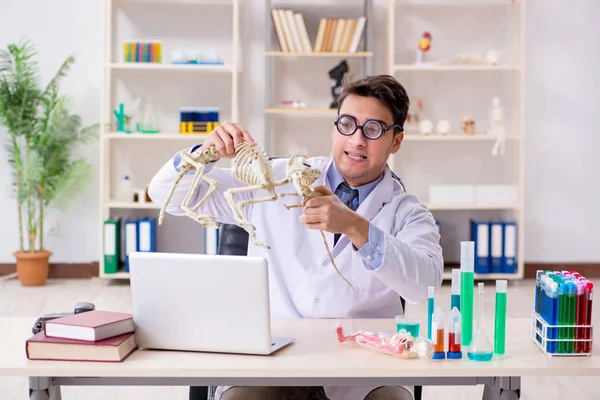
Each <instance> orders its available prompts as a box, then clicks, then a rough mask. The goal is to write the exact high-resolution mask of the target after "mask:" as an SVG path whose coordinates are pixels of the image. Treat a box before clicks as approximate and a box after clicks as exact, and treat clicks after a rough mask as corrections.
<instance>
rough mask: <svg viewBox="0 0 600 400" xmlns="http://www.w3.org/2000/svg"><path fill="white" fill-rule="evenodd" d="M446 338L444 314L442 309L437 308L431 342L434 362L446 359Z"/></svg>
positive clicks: (433, 320) (432, 323)
mask: <svg viewBox="0 0 600 400" xmlns="http://www.w3.org/2000/svg"><path fill="white" fill-rule="evenodd" d="M445 336H446V332H445V330H444V314H443V313H442V309H441V308H440V307H436V309H435V312H434V313H433V316H432V318H431V341H432V342H433V359H434V360H439V359H443V358H446V346H445V340H444V338H445Z"/></svg>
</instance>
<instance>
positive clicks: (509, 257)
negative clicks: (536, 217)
mask: <svg viewBox="0 0 600 400" xmlns="http://www.w3.org/2000/svg"><path fill="white" fill-rule="evenodd" d="M502 225H503V236H502V272H504V273H505V274H514V273H515V272H517V223H516V222H504V223H502Z"/></svg>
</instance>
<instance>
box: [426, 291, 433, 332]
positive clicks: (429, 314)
mask: <svg viewBox="0 0 600 400" xmlns="http://www.w3.org/2000/svg"><path fill="white" fill-rule="evenodd" d="M434 303H435V287H433V286H429V287H428V288H427V339H429V340H431V334H432V332H431V318H432V317H433V310H434V306H435V304H434Z"/></svg>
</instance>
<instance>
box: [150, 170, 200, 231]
mask: <svg viewBox="0 0 600 400" xmlns="http://www.w3.org/2000/svg"><path fill="white" fill-rule="evenodd" d="M191 169H192V165H191V164H187V165H186V166H184V167H183V168H181V171H179V173H178V174H177V177H175V180H174V181H173V184H172V185H171V189H170V190H169V193H168V194H167V198H166V199H165V201H164V202H163V205H162V207H161V208H160V213H159V215H158V225H161V224H162V222H163V220H164V218H165V211H166V210H167V206H168V205H169V202H170V201H171V198H172V197H173V194H174V193H175V187H176V186H177V184H178V183H179V181H180V180H181V179H182V178H183V176H184V175H185V174H187V173H188V172H189V171H190V170H191Z"/></svg>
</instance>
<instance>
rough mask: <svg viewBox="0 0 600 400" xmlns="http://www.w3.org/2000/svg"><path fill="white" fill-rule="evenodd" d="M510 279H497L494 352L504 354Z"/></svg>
mask: <svg viewBox="0 0 600 400" xmlns="http://www.w3.org/2000/svg"><path fill="white" fill-rule="evenodd" d="M507 286H508V281H507V280H504V279H499V280H497V281H496V314H495V316H494V353H496V354H504V349H505V345H506V288H507Z"/></svg>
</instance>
